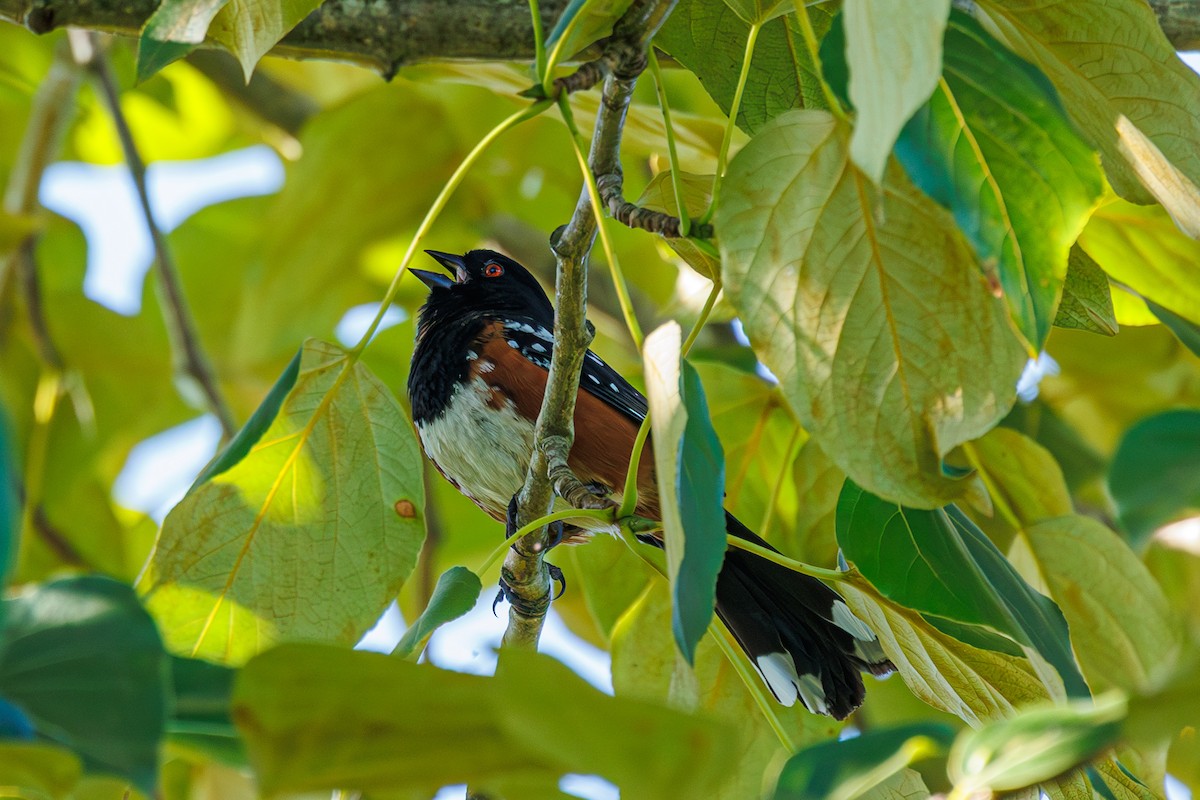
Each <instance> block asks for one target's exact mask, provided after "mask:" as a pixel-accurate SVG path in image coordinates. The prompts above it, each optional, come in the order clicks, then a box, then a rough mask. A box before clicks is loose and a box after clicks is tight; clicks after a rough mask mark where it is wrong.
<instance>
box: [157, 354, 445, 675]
mask: <svg viewBox="0 0 1200 800" xmlns="http://www.w3.org/2000/svg"><path fill="white" fill-rule="evenodd" d="M288 371H289V372H290V371H291V368H289V370H288ZM289 382H290V381H289V380H288V379H287V376H286V375H285V377H284V379H282V380H281V382H280V383H279V384H277V388H281V387H282V386H285V385H287V384H288V383H289ZM277 402H278V392H276V393H274V394H273V395H269V396H268V398H267V400H266V401H265V404H266V405H268V406H270V405H274V404H275V403H277ZM263 416H265V415H263ZM264 421H265V420H264V418H263V417H262V416H258V417H253V418H252V421H251V423H250V425H252V426H254V427H255V428H259V427H261V425H262V423H263V422H264ZM253 438H255V437H254V436H253V431H252V432H251V433H250V434H249V435H248V436H245V437H244V438H243V437H239V439H238V440H237V441H239V442H240V445H239V446H245V445H247V444H248V443H249V441H250V439H253ZM424 504H425V501H424V487H423V484H422V480H421V455H420V450H419V449H418V445H417V442H416V437H415V436H414V435H413V432H412V427H411V425H410V423H409V422H408V419H407V418H406V416H405V415H404V412H403V411H402V410H401V409H400V407H399V405H398V404H397V403H396V400H395V398H394V397H392V395H391V393H390V392H389V391H388V390H387V388H386V387H384V386H383V385H382V384H380V383H379V381H378V380H377V379H376V378H375V377H374V376H373V375H372V374H371V373H370V372H369V371H368V370H367V368H366V367H365V366H363V365H362V364H361V363H358V364H351V363H350V361H349V357H348V356H347V354H346V353H345V352H344V351H343V350H341V349H340V348H338V347H335V346H333V345H330V344H325V343H322V342H317V341H309V342H308V343H306V344H305V345H304V349H303V351H302V353H301V357H300V364H299V375H298V377H297V378H296V380H295V384H294V385H293V386H292V388H291V391H290V392H288V393H287V396H286V398H285V399H284V401H283V404H282V406H280V407H279V411H278V414H277V415H276V416H275V418H274V420H273V421H272V422H271V424H270V426H269V427H268V428H267V430H266V431H265V432H264V433H261V435H260V437H259V438H258V439H257V442H256V443H255V444H254V445H253V446H252V447H250V449H249V451H248V453H247V454H246V456H245V457H244V458H242V460H240V461H238V462H237V463H236V464H235V465H233V466H231V467H229V468H228V469H225V471H223V472H220V473H219V474H214V475H212V477H210V478H209V480H207V481H206V482H204V483H201V484H198V485H197V486H195V487H193V488H192V490H191V491H189V492H188V495H187V496H186V497H185V498H184V499H183V500H182V501H180V503H179V504H178V505H177V506H176V507H175V508H174V509H172V511H171V513H170V514H169V515H168V516H167V519H166V521H165V522H164V524H163V529H162V532H161V533H160V535H159V540H158V543H157V544H156V546H155V550H154V554H153V556H152V559H151V562H150V565H149V568H148V570H147V575H146V579H145V580H146V583H147V585H148V590H149V597H148V600H147V604H148V607H149V608H150V610H151V612H152V613H154V614H155V616H156V617H157V618H158V619H159V621H160V624H161V625H162V626H163V631H164V635H165V637H166V639H167V642H168V644H169V646H170V647H171V649H172V650H173V651H175V652H182V653H184V654H187V655H191V656H199V657H203V658H207V659H209V660H214V661H219V662H221V663H233V664H238V663H241V662H243V661H245V660H246V659H247V658H249V657H250V656H251V655H253V654H254V653H256V652H259V651H261V650H263V649H265V648H266V647H267V646H268V645H269V644H271V643H272V642H274V641H277V640H280V639H287V638H302V639H310V640H320V641H330V642H340V643H343V644H352V643H353V642H355V641H357V640H358V639H359V637H361V636H362V634H363V633H364V632H365V631H366V630H367V629H368V628H369V627H370V626H371V624H372V623H373V622H374V621H375V620H376V619H377V618H378V616H379V614H380V613H381V612H382V611H383V609H384V607H385V606H386V605H387V604H388V602H390V601H391V600H392V599H393V598H394V597H395V596H396V594H397V592H398V591H399V590H400V587H401V586H402V585H403V583H404V580H405V578H406V577H407V576H408V574H409V573H410V572H411V571H412V568H413V566H414V565H415V563H416V558H417V553H418V551H419V550H420V548H421V542H422V540H423V538H424ZM263 575H275V576H278V575H287V576H289V577H288V580H286V581H279V580H264V579H262V578H261V577H260V576H263Z"/></svg>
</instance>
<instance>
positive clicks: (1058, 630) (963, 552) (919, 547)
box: [838, 481, 1089, 697]
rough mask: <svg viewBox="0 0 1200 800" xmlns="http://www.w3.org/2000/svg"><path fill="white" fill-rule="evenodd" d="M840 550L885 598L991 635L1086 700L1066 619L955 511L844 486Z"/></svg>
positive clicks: (840, 518) (967, 520)
mask: <svg viewBox="0 0 1200 800" xmlns="http://www.w3.org/2000/svg"><path fill="white" fill-rule="evenodd" d="M838 543H839V544H840V545H841V546H842V550H843V551H844V552H845V555H846V558H847V559H848V560H849V561H850V562H851V563H853V564H854V565H855V566H856V567H858V569H859V570H861V572H862V574H863V576H864V577H866V578H867V580H869V581H871V583H872V584H873V585H874V586H875V587H876V588H878V589H879V591H880V592H882V593H883V594H884V595H885V596H886V597H888V598H890V599H892V600H895V601H896V602H898V603H901V604H903V605H905V606H907V607H908V608H912V609H914V610H917V611H920V612H922V613H926V614H933V615H935V616H937V617H945V618H947V619H950V620H954V621H956V622H962V623H967V624H970V625H983V626H987V627H990V628H993V629H994V630H997V631H999V632H1001V633H1003V634H1005V635H1006V636H1009V637H1010V638H1012V639H1013V640H1014V641H1016V642H1018V643H1020V644H1021V645H1024V646H1025V647H1026V648H1029V649H1030V650H1032V651H1033V652H1035V653H1037V654H1038V655H1040V656H1041V657H1042V658H1044V659H1045V660H1046V661H1048V662H1049V663H1050V664H1052V665H1053V666H1054V668H1055V669H1056V670H1057V671H1058V676H1059V677H1060V678H1061V680H1062V683H1063V685H1064V686H1065V687H1066V689H1067V692H1068V693H1069V694H1071V695H1073V696H1077V697H1087V696H1088V694H1089V693H1088V688H1087V685H1086V684H1085V683H1084V681H1083V677H1082V676H1081V675H1080V674H1079V669H1078V666H1077V665H1076V664H1075V658H1074V656H1073V655H1072V653H1071V644H1070V640H1069V637H1068V635H1067V623H1066V620H1064V619H1063V616H1062V612H1061V611H1059V609H1058V607H1057V606H1055V604H1054V603H1053V602H1052V601H1051V600H1050V599H1049V598H1047V597H1045V596H1044V595H1041V594H1038V593H1037V592H1036V591H1034V590H1033V589H1032V588H1031V587H1030V586H1029V584H1027V583H1026V582H1025V581H1024V579H1023V578H1021V576H1020V574H1018V573H1017V571H1016V570H1015V569H1013V567H1012V565H1011V564H1009V563H1008V561H1007V560H1006V559H1005V558H1004V556H1003V555H1001V554H1000V552H999V551H998V550H997V549H996V547H995V545H993V544H992V543H991V541H990V540H989V539H988V538H987V537H986V536H984V535H983V533H982V532H981V531H980V530H979V529H978V528H976V527H975V526H974V524H972V523H971V521H970V520H969V519H967V518H966V517H965V516H964V515H963V514H962V512H960V511H959V510H958V509H957V508H955V507H953V506H951V507H949V508H946V509H935V510H933V511H920V510H915V509H909V508H904V507H903V506H898V505H896V504H895V503H889V502H887V501H885V500H881V499H879V498H878V497H875V496H874V495H872V494H870V493H867V492H864V491H863V490H862V489H860V488H859V487H858V486H855V485H854V484H853V483H852V482H850V481H847V482H846V486H845V488H844V489H843V490H842V497H841V500H840V501H839V503H838ZM1027 652H1028V651H1027ZM1035 664H1036V661H1035ZM1043 677H1044V678H1045V677H1046V676H1045V675H1043ZM1047 685H1050V686H1053V685H1054V682H1053V681H1047ZM1052 693H1053V692H1052Z"/></svg>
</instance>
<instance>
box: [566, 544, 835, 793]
mask: <svg viewBox="0 0 1200 800" xmlns="http://www.w3.org/2000/svg"><path fill="white" fill-rule="evenodd" d="M591 546H592V545H591V544H589V545H588V547H591ZM670 619H671V598H670V587H668V586H667V585H666V583H665V582H664V581H660V580H656V581H655V582H654V583H652V584H650V586H648V587H647V589H646V591H645V593H644V594H643V595H642V597H641V598H640V599H639V600H638V601H637V602H636V603H635V604H634V605H633V606H632V607H631V608H630V609H629V611H628V612H627V613H626V614H625V615H624V616H622V618H621V621H620V622H619V623H618V625H617V627H616V629H615V630H614V632H613V637H612V659H613V660H612V669H613V689H615V690H616V693H617V696H618V697H628V698H636V699H639V700H646V701H652V702H657V703H668V702H669V700H670V697H671V692H672V679H673V675H674V673H675V668H676V664H677V662H678V660H679V655H678V649H677V647H676V645H675V642H674V638H673V636H672V635H671V632H670V627H671V625H670ZM695 675H696V683H697V684H698V685H699V686H701V687H703V690H702V691H700V692H699V696H698V697H697V698H696V706H695V708H694V709H693V711H694V713H695V714H697V715H698V716H699V715H703V716H705V717H710V718H715V719H719V720H721V721H722V722H723V723H725V724H726V725H728V726H731V727H732V728H733V730H734V731H735V733H736V735H735V736H734V737H733V744H732V751H731V752H730V757H731V758H732V759H733V760H734V761H735V762H736V763H737V765H738V768H737V769H734V770H730V771H729V772H728V773H726V774H724V775H721V776H719V777H717V778H716V779H715V780H713V781H712V782H711V783H710V784H709V785H707V786H705V787H704V792H703V795H702V796H703V797H704V798H705V800H745V799H746V798H748V797H759V796H761V794H762V788H763V787H762V783H763V774H764V773H765V772H767V771H768V770H769V769H772V768H777V767H775V766H774V765H776V764H779V763H781V762H782V761H783V760H784V759H786V758H787V757H788V756H790V755H791V753H790V752H789V751H788V750H787V749H785V748H784V746H783V745H782V743H781V742H780V740H779V736H778V735H777V734H776V733H775V731H774V730H773V729H772V724H775V725H778V726H779V727H780V728H782V729H783V730H784V731H785V732H786V733H787V737H788V740H789V741H790V742H792V743H793V744H794V745H795V746H797V747H803V746H805V745H808V744H812V743H814V742H820V741H826V740H829V739H832V738H834V737H836V736H837V735H838V731H839V730H841V728H842V724H841V723H839V722H837V721H835V720H834V719H832V718H830V717H825V716H820V715H817V714H811V713H809V712H808V711H807V710H805V709H803V708H801V704H800V703H797V704H795V705H794V706H792V707H791V708H788V707H785V706H781V705H779V704H778V703H776V702H775V701H774V700H773V699H772V698H771V697H770V694H769V693H768V692H767V690H766V687H765V686H763V685H762V684H761V682H760V680H759V678H758V676H757V675H754V674H751V675H749V676H748V677H749V678H750V679H751V680H752V681H754V684H753V688H755V689H757V691H758V692H759V693H761V694H765V695H766V697H765V699H766V702H767V703H768V704H769V705H768V706H767V708H768V709H769V712H770V713H771V714H772V715H773V717H774V720H773V721H771V722H769V721H768V720H767V718H766V716H765V714H764V709H763V708H762V707H761V706H759V705H758V704H757V702H756V701H755V698H754V695H752V694H751V691H750V690H749V689H747V687H746V684H745V683H744V682H743V681H742V679H741V678H739V677H738V674H737V672H736V671H735V670H734V669H733V668H732V666H731V665H730V663H729V661H728V660H727V659H726V658H725V656H724V654H723V653H722V652H721V650H720V648H719V647H718V646H717V643H716V641H715V640H714V639H713V638H712V637H706V638H705V639H703V640H702V641H701V642H700V644H699V646H698V647H697V648H696V667H695ZM667 796H668V797H674V796H675V795H674V794H669V795H667Z"/></svg>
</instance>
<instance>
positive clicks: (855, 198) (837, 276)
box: [716, 111, 1024, 507]
mask: <svg viewBox="0 0 1200 800" xmlns="http://www.w3.org/2000/svg"><path fill="white" fill-rule="evenodd" d="M847 139H848V131H847V130H846V129H845V126H844V124H842V123H839V122H838V121H837V120H835V119H834V118H833V117H831V116H830V115H828V114H826V113H825V112H822V111H797V112H791V113H789V114H787V115H785V116H782V117H780V118H778V119H777V120H775V121H774V122H773V123H772V124H771V125H770V127H769V128H767V129H765V130H763V131H762V132H761V133H760V134H759V135H758V136H756V137H755V138H754V139H753V140H751V142H750V143H749V144H748V145H747V146H746V147H745V148H744V149H743V150H742V151H741V152H739V153H738V155H737V157H736V158H734V159H733V163H732V164H731V165H730V170H729V175H728V177H727V179H726V182H725V190H724V193H723V201H722V204H721V207H720V208H718V209H717V216H716V226H717V230H719V231H720V232H721V234H720V239H721V241H720V244H721V255H722V264H723V269H724V278H725V281H724V283H725V287H726V292H727V297H728V299H729V300H730V302H731V303H732V304H733V306H734V307H735V308H736V309H737V311H738V314H739V316H741V318H742V321H743V322H744V323H745V326H746V333H747V334H748V335H749V337H750V341H751V343H752V344H753V346H754V349H755V352H756V353H757V354H758V355H759V357H760V358H761V359H762V360H763V362H764V363H766V365H767V366H768V367H769V368H770V369H771V371H772V372H774V373H775V375H777V376H778V377H779V380H780V388H781V389H782V391H783V394H784V397H786V398H787V400H788V402H789V403H790V404H791V406H792V408H793V409H795V411H796V413H797V416H798V417H799V418H800V421H801V422H802V423H803V425H804V427H805V429H806V430H808V431H809V432H810V433H811V434H812V436H813V438H815V439H816V440H817V441H818V442H819V443H820V445H821V448H822V449H823V450H824V451H825V452H826V453H827V454H828V455H829V456H830V458H832V459H833V461H834V462H835V463H836V464H837V465H838V466H839V467H841V468H842V469H844V470H845V471H846V473H847V474H848V475H849V476H850V477H851V478H853V479H854V480H855V481H856V482H857V483H859V484H860V485H862V486H864V487H866V488H868V489H870V490H871V491H873V492H875V493H877V494H880V495H883V496H886V497H889V498H894V499H896V500H898V501H900V502H903V503H905V504H907V505H911V506H920V507H931V506H937V505H941V504H944V503H945V502H946V501H948V500H950V499H952V498H953V497H955V496H957V495H958V494H960V493H961V492H962V491H963V489H964V487H963V484H962V481H960V480H956V479H954V478H951V477H948V475H947V470H946V469H945V467H944V465H943V463H942V457H943V456H944V455H945V453H947V452H948V451H949V450H950V449H951V448H953V447H954V446H956V445H958V444H960V443H962V442H964V441H967V440H970V439H972V438H974V437H976V436H979V435H982V434H983V433H984V432H985V431H987V430H988V429H989V428H990V427H991V426H992V425H994V424H995V422H996V421H998V420H999V419H1000V418H1001V417H1002V416H1003V415H1004V413H1005V411H1006V410H1007V409H1008V408H1009V406H1011V405H1012V402H1013V399H1014V396H1015V386H1016V380H1017V376H1018V375H1019V373H1020V370H1021V367H1022V365H1023V363H1024V358H1023V356H1022V351H1021V348H1020V346H1019V345H1018V343H1017V341H1016V338H1015V337H1014V336H1013V334H1012V331H1011V329H1010V327H1009V323H1008V320H1007V319H1006V315H1005V313H1004V310H1003V307H1002V306H1001V305H1000V304H999V303H998V302H997V301H996V299H995V298H993V297H992V296H991V295H990V294H989V292H988V290H987V288H986V287H985V286H984V283H983V278H982V276H981V275H979V272H978V270H977V268H976V267H975V264H974V258H973V256H972V255H971V253H970V250H969V248H968V247H967V245H966V243H965V242H964V241H963V240H962V239H961V238H960V237H959V236H958V235H956V233H955V232H954V231H953V222H952V221H951V220H950V219H949V216H948V215H947V214H946V213H945V212H944V211H942V210H941V209H940V208H938V207H937V206H936V205H935V204H934V203H933V201H931V200H929V199H928V198H927V197H925V196H924V195H922V194H921V193H920V192H918V191H917V190H916V189H915V188H913V187H912V186H911V185H910V184H908V183H907V181H905V179H904V178H903V176H901V175H899V174H898V171H895V170H894V171H892V172H889V174H888V176H887V177H886V179H885V181H884V184H883V187H882V191H881V192H880V194H879V196H878V197H876V198H874V199H872V198H870V197H869V196H868V195H869V187H870V181H869V180H868V179H867V177H866V176H865V175H863V174H862V173H861V172H859V171H858V170H857V168H855V167H854V166H853V165H852V164H850V163H849V157H848V145H847ZM881 220H882V222H881ZM935 319H936V320H937V321H938V324H937V325H931V324H930V320H935Z"/></svg>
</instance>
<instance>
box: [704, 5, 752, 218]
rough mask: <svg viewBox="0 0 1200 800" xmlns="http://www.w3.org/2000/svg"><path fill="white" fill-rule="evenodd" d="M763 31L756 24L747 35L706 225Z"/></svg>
mask: <svg viewBox="0 0 1200 800" xmlns="http://www.w3.org/2000/svg"><path fill="white" fill-rule="evenodd" d="M761 29H762V24H761V23H758V22H756V23H754V24H753V25H751V26H750V32H749V33H748V34H747V35H746V54H745V55H744V56H743V57H742V71H741V73H739V74H738V82H737V89H735V90H734V92H733V104H732V105H731V106H730V107H729V120H728V122H726V123H725V136H724V137H723V138H722V139H721V149H720V150H718V151H717V174H716V176H715V177H714V178H713V190H712V200H711V201H710V202H709V204H708V210H707V211H705V212H704V216H703V217H701V218H700V222H701V223H704V224H707V223H709V222H711V221H712V216H713V212H714V211H716V208H717V198H718V197H719V196H720V194H721V181H722V179H723V178H724V177H725V166H726V164H727V163H728V161H729V145H730V144H731V143H732V142H733V129H734V128H735V127H737V117H738V111H739V109H741V107H742V93H743V92H744V91H745V90H746V79H747V78H749V77H750V62H751V61H752V60H753V58H754V44H755V42H757V41H758V32H759V30H761Z"/></svg>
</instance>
